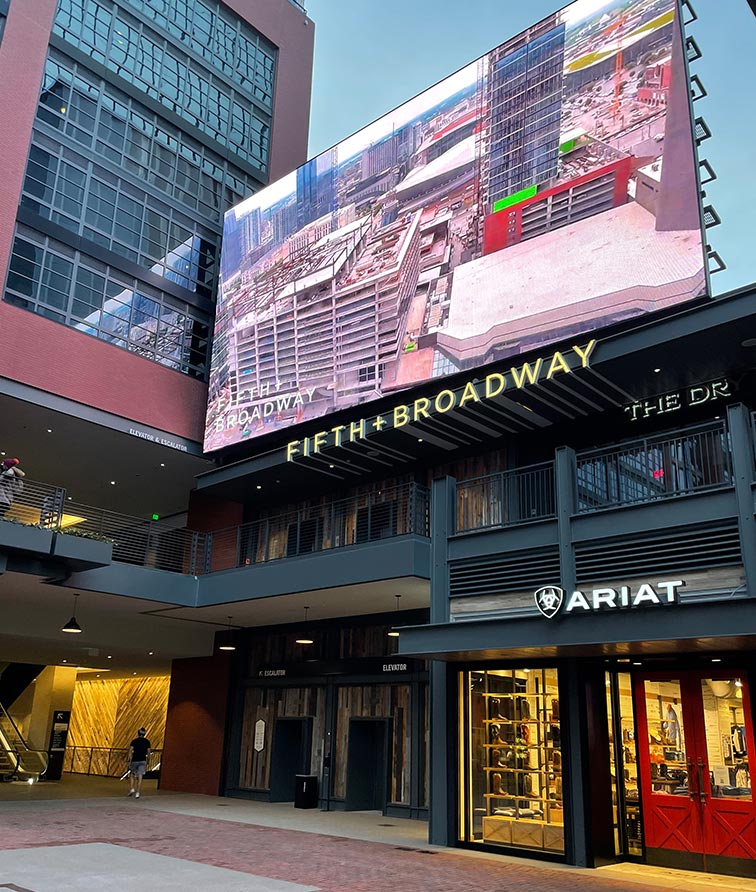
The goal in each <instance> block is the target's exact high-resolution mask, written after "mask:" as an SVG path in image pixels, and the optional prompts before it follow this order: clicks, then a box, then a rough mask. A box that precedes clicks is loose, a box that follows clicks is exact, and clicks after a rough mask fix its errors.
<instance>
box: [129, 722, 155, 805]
mask: <svg viewBox="0 0 756 892" xmlns="http://www.w3.org/2000/svg"><path fill="white" fill-rule="evenodd" d="M149 755H150V742H149V740H147V729H146V728H140V729H139V730H138V731H137V736H136V737H135V738H134V739H133V740H132V741H131V743H130V744H129V775H130V776H131V789H130V790H129V796H134V797H135V798H136V799H139V797H140V796H141V795H142V780H143V778H144V773H145V771H146V770H147V758H148V757H149Z"/></svg>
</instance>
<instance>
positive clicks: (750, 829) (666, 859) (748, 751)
mask: <svg viewBox="0 0 756 892" xmlns="http://www.w3.org/2000/svg"><path fill="white" fill-rule="evenodd" d="M634 699H635V713H636V719H637V729H638V768H639V783H640V790H641V796H642V811H643V828H644V836H645V843H646V855H647V860H648V861H649V862H650V863H657V864H666V865H670V866H679V867H687V868H690V869H694V870H709V871H713V872H722V873H734V874H741V875H753V874H754V870H755V869H756V867H755V866H756V860H754V859H756V806H755V805H754V798H753V791H752V789H751V774H750V763H749V758H751V757H753V756H754V753H755V752H756V750H754V739H753V727H752V722H751V709H750V700H749V695H748V686H747V683H746V678H745V674H744V673H733V672H722V673H717V672H714V673H712V672H678V673H675V672H670V673H666V674H661V673H654V674H649V675H639V676H636V678H635V682H634Z"/></svg>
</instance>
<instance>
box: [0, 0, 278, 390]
mask: <svg viewBox="0 0 756 892" xmlns="http://www.w3.org/2000/svg"><path fill="white" fill-rule="evenodd" d="M4 9H7V2H5V3H4V2H3V0H0V22H1V21H2V20H3V11H4ZM1 28H2V24H0V29H1ZM1 33H2V32H1V30H0V34H1ZM277 52H278V51H277V48H276V47H275V46H274V45H273V44H272V43H271V42H270V41H269V40H268V39H266V38H265V37H264V36H263V35H262V34H261V33H259V32H258V31H257V30H255V28H253V27H252V26H251V25H250V24H248V23H247V22H245V21H243V20H242V19H240V18H239V17H238V16H237V15H235V14H234V13H233V12H232V11H231V10H230V9H229V8H227V7H226V6H225V5H224V4H221V3H218V2H213V0H196V2H191V0H150V2H142V0H121V2H118V3H114V2H110V0H60V2H59V3H58V5H57V9H56V13H55V18H54V24H53V27H52V34H51V36H50V44H49V48H48V53H47V59H46V62H45V67H44V73H43V76H42V79H41V84H40V91H39V98H38V102H37V108H36V114H35V119H34V125H33V131H32V138H31V147H30V149H29V156H28V163H27V167H26V176H25V179H24V183H23V191H22V195H21V201H20V209H19V214H18V220H17V226H16V230H15V234H14V239H13V246H12V253H11V257H10V264H9V272H8V278H7V281H6V290H5V292H4V300H6V301H8V302H10V303H12V304H15V305H16V306H20V307H23V308H25V309H28V310H31V311H33V312H35V313H37V314H39V315H41V316H44V317H46V318H48V319H52V320H54V321H56V322H60V323H62V324H64V325H67V326H70V327H72V328H75V329H77V330H78V331H82V332H85V333H87V334H90V335H92V336H94V337H97V338H99V339H101V340H103V341H106V342H108V343H110V344H113V345H116V346H119V347H122V348H124V349H126V350H129V351H131V352H133V353H136V354H138V355H140V356H143V357H145V358H147V359H150V360H152V361H154V362H156V363H160V364H161V365H164V366H167V367H169V368H172V369H176V370H178V371H180V372H183V373H184V374H187V375H190V376H192V377H195V378H198V379H200V380H204V379H205V377H206V373H207V352H208V344H209V338H210V331H211V325H212V317H213V312H214V302H215V282H216V279H217V274H218V268H217V261H218V250H219V243H220V235H221V228H220V221H221V215H222V213H223V212H224V211H225V210H226V209H227V208H228V207H229V206H230V205H232V204H234V203H236V202H237V201H238V200H239V199H240V198H241V197H242V196H244V195H248V194H249V193H250V192H254V191H256V190H257V189H259V188H260V187H261V186H262V185H264V184H265V183H266V182H267V179H268V169H269V160H270V158H269V156H270V149H271V124H272V115H273V97H274V86H275V76H276V64H277Z"/></svg>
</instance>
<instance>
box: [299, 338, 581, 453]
mask: <svg viewBox="0 0 756 892" xmlns="http://www.w3.org/2000/svg"><path fill="white" fill-rule="evenodd" d="M595 347H596V341H595V340H592V341H589V342H588V343H587V344H585V346H583V347H581V346H579V345H578V344H575V345H573V346H572V347H571V348H570V349H569V350H561V351H560V350H557V351H556V352H554V353H552V354H550V355H549V356H546V357H543V356H540V357H538V359H536V360H535V362H524V363H523V364H522V365H521V366H512V367H510V368H507V369H502V370H501V371H498V372H491V373H490V374H488V375H486V377H485V378H484V379H483V380H478V379H475V380H473V381H468V382H467V383H466V384H464V385H463V386H462V387H460V388H458V389H456V390H449V389H448V388H446V389H444V390H439V392H438V393H437V394H435V396H433V397H426V396H421V397H418V399H416V400H415V401H414V402H412V403H400V404H399V405H398V406H394V407H393V409H388V410H387V411H386V412H382V413H381V414H380V415H375V416H373V417H372V418H360V419H359V421H353V422H352V423H351V424H348V425H347V424H338V425H336V427H332V428H331V429H330V430H324V431H319V432H318V433H316V434H314V435H313V436H312V437H305V438H304V439H302V440H292V441H291V442H290V443H289V444H288V445H287V446H286V460H287V461H294V460H295V459H297V458H300V457H302V458H307V457H308V456H310V455H316V454H317V453H318V452H320V451H322V450H323V449H326V448H328V447H330V446H342V445H343V444H344V443H355V442H357V441H358V440H364V439H365V438H366V437H368V436H369V435H370V434H373V433H375V432H376V431H382V430H390V429H391V428H394V429H396V428H400V427H404V426H405V425H406V424H412V422H415V421H420V420H423V419H428V420H430V421H432V420H433V419H434V418H436V417H437V416H439V415H444V414H445V413H446V412H450V411H451V410H452V409H455V408H458V407H459V408H461V407H464V406H466V405H467V404H468V403H483V402H485V401H486V400H492V399H495V398H496V397H497V396H499V394H501V393H504V392H505V391H510V392H511V391H515V392H516V391H518V390H523V389H524V388H526V387H529V386H532V385H535V384H538V383H539V381H550V380H551V379H552V378H555V377H558V376H561V375H570V374H572V372H573V371H574V370H575V369H581V368H582V369H587V368H590V364H591V353H593V351H594V349H595Z"/></svg>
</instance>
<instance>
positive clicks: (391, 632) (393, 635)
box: [387, 595, 401, 638]
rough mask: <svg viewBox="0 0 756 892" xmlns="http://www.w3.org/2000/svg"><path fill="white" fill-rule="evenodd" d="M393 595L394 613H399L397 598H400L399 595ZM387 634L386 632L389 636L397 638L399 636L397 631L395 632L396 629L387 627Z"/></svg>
mask: <svg viewBox="0 0 756 892" xmlns="http://www.w3.org/2000/svg"><path fill="white" fill-rule="evenodd" d="M394 597H395V598H396V613H399V599H400V598H401V595H394ZM387 634H388V636H389V638H398V637H399V632H397V630H396V629H389V631H388V633H387Z"/></svg>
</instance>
